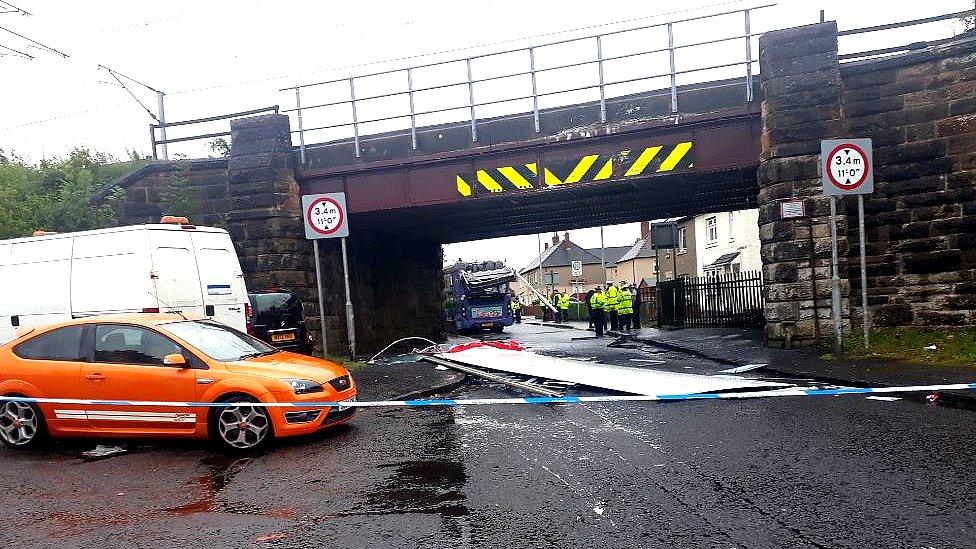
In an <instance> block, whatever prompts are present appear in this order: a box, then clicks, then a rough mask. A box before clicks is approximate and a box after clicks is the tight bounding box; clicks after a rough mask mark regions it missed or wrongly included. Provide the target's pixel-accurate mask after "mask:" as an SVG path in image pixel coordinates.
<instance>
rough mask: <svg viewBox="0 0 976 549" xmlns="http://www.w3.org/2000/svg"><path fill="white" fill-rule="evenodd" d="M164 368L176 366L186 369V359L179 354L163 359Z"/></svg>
mask: <svg viewBox="0 0 976 549" xmlns="http://www.w3.org/2000/svg"><path fill="white" fill-rule="evenodd" d="M163 365H164V366H176V367H179V368H186V357H185V356H183V355H181V354H179V353H173V354H171V355H166V356H164V357H163Z"/></svg>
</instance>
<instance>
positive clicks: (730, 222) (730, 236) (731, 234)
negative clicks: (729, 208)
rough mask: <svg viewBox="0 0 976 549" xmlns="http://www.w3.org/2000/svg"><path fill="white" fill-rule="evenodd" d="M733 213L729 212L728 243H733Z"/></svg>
mask: <svg viewBox="0 0 976 549" xmlns="http://www.w3.org/2000/svg"><path fill="white" fill-rule="evenodd" d="M734 226H735V212H729V242H735V229H734V228H733V227H734Z"/></svg>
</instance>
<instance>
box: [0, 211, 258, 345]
mask: <svg viewBox="0 0 976 549" xmlns="http://www.w3.org/2000/svg"><path fill="white" fill-rule="evenodd" d="M164 221H167V223H160V224H152V225H131V226H127V227H115V228H111V229H100V230H95V231H82V232H77V233H64V234H48V235H46V236H34V237H30V238H17V239H13V240H0V344H2V343H6V342H7V341H10V340H12V339H14V337H15V335H16V331H17V328H18V327H19V326H36V325H41V324H48V323H52V322H60V321H63V320H68V319H71V318H77V317H81V316H91V315H97V314H107V313H132V312H147V313H148V312H174V311H179V312H182V313H184V314H194V315H202V316H207V317H211V318H213V319H214V320H217V321H219V322H222V323H224V324H226V325H228V326H231V327H233V328H237V329H238V330H241V331H244V330H246V328H247V318H248V312H249V311H246V309H247V308H248V307H249V305H248V300H247V289H246V288H245V286H244V275H243V273H242V272H241V265H240V262H239V261H238V260H237V253H236V252H235V251H234V244H233V243H232V242H231V240H230V236H229V235H228V234H227V231H225V230H223V229H216V228H212V227H195V226H193V225H190V224H189V223H187V222H186V220H185V218H164Z"/></svg>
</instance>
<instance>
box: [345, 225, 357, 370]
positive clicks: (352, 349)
mask: <svg viewBox="0 0 976 549" xmlns="http://www.w3.org/2000/svg"><path fill="white" fill-rule="evenodd" d="M342 274H343V276H344V277H345V279H346V330H347V331H348V334H349V356H350V357H352V358H355V357H356V315H355V312H354V311H353V308H352V296H351V295H350V292H349V256H348V254H347V253H346V239H345V237H343V238H342Z"/></svg>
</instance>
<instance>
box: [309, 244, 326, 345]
mask: <svg viewBox="0 0 976 549" xmlns="http://www.w3.org/2000/svg"><path fill="white" fill-rule="evenodd" d="M312 250H313V251H314V253H315V285H316V286H318V291H319V324H321V325H322V326H321V327H322V356H328V354H329V344H328V340H327V339H326V335H325V334H326V330H325V291H324V290H323V289H322V266H321V265H320V263H319V240H318V239H317V238H316V239H315V240H313V241H312Z"/></svg>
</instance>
